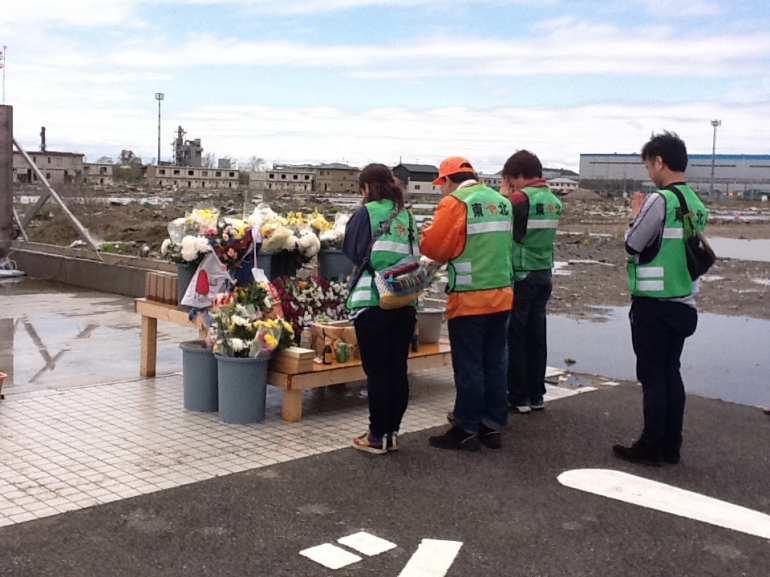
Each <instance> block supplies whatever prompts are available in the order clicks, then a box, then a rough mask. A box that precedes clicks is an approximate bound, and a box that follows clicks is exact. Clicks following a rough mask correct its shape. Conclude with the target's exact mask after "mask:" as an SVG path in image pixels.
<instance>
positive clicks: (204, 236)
mask: <svg viewBox="0 0 770 577" xmlns="http://www.w3.org/2000/svg"><path fill="white" fill-rule="evenodd" d="M251 230H252V227H251V224H250V223H249V222H247V221H245V220H240V219H235V218H225V219H222V220H221V221H220V220H219V212H218V211H216V210H214V209H210V208H196V209H195V210H193V211H192V212H190V213H189V214H188V215H187V216H184V217H181V218H177V219H175V220H173V221H171V222H170V223H169V225H168V234H169V238H167V239H166V240H164V241H163V244H162V245H161V247H160V253H161V255H162V256H163V257H164V258H165V259H167V260H170V261H171V262H175V263H179V264H191V265H198V264H200V262H201V261H202V260H203V257H205V256H206V254H207V253H209V252H212V251H213V252H214V253H215V254H216V255H217V257H218V258H219V260H220V261H221V262H222V263H223V264H224V265H225V266H226V267H227V268H228V269H229V270H231V271H232V270H234V269H236V268H237V267H238V266H239V265H240V263H241V260H242V259H243V257H244V256H245V255H246V253H248V251H249V250H250V249H251V243H252V240H253V239H252V234H251Z"/></svg>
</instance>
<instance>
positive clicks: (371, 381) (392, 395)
mask: <svg viewBox="0 0 770 577" xmlns="http://www.w3.org/2000/svg"><path fill="white" fill-rule="evenodd" d="M415 324H417V314H416V311H415V308H414V307H402V308H400V309H391V310H384V309H381V308H379V307H371V308H369V310H368V311H366V312H364V313H362V314H361V315H359V316H358V317H356V318H355V319H354V320H353V325H354V326H355V328H356V338H357V339H358V348H359V351H360V353H361V364H362V365H363V368H364V372H365V373H366V381H367V388H368V398H369V431H370V433H371V434H372V435H374V436H376V437H381V436H382V435H385V434H388V433H394V432H397V431H398V429H399V428H400V427H401V419H402V418H403V416H404V413H405V412H406V406H407V404H409V379H408V378H407V376H406V374H407V358H408V357H409V346H410V344H411V341H412V334H413V333H414V326H415Z"/></svg>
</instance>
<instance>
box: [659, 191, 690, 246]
mask: <svg viewBox="0 0 770 577" xmlns="http://www.w3.org/2000/svg"><path fill="white" fill-rule="evenodd" d="M664 190H668V191H670V192H673V193H674V194H675V195H676V198H677V199H678V200H679V207H680V209H681V211H682V227H683V228H684V229H685V237H684V238H685V240H687V239H688V238H689V237H691V236H692V235H693V234H694V231H695V226H694V225H693V223H692V216H691V215H690V208H689V207H688V206H687V201H686V200H685V199H684V195H683V194H682V191H681V190H679V188H678V187H677V186H676V185H675V184H669V185H668V186H667V187H665V188H664ZM685 219H687V225H685Z"/></svg>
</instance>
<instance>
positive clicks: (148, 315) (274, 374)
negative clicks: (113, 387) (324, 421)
mask: <svg viewBox="0 0 770 577" xmlns="http://www.w3.org/2000/svg"><path fill="white" fill-rule="evenodd" d="M134 310H135V311H136V313H137V314H140V315H142V337H141V338H142V355H141V359H140V362H139V374H140V375H141V376H143V377H154V376H155V368H156V367H155V365H156V360H157V348H158V320H162V321H166V322H171V323H175V324H179V325H183V326H189V327H191V328H197V329H198V332H199V335H200V338H202V339H203V338H205V337H206V332H207V331H206V329H205V328H204V327H203V325H202V323H201V321H199V320H196V321H190V320H189V316H188V314H187V312H186V311H181V310H179V309H178V308H177V307H176V305H168V304H163V303H159V302H154V301H149V300H147V299H136V300H135V301H134ZM279 354H280V353H279ZM451 364H452V358H451V351H450V348H449V343H448V342H446V341H441V342H438V343H420V350H419V351H417V352H415V353H410V354H409V361H408V366H409V372H415V371H423V370H427V369H438V368H441V367H447V366H450V365H451ZM365 378H366V374H365V373H364V369H363V367H362V366H361V361H360V360H355V361H350V362H347V363H337V362H335V363H333V364H331V365H320V364H313V370H312V371H308V372H302V373H300V372H296V373H294V372H285V371H278V370H273V369H272V368H270V369H268V373H267V382H268V383H269V384H271V385H273V386H276V387H280V388H282V389H283V390H284V393H283V411H282V415H283V418H284V420H286V421H299V420H300V419H302V391H303V390H305V389H313V388H316V387H326V386H329V385H339V384H342V383H349V382H352V381H361V380H364V379H365Z"/></svg>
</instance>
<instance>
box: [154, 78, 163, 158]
mask: <svg viewBox="0 0 770 577" xmlns="http://www.w3.org/2000/svg"><path fill="white" fill-rule="evenodd" d="M165 97H166V95H165V94H163V93H162V92H156V93H155V100H157V101H158V158H157V160H156V161H155V164H156V166H160V103H161V101H162V100H163V99H164V98H165Z"/></svg>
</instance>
